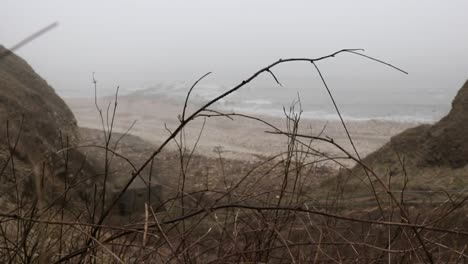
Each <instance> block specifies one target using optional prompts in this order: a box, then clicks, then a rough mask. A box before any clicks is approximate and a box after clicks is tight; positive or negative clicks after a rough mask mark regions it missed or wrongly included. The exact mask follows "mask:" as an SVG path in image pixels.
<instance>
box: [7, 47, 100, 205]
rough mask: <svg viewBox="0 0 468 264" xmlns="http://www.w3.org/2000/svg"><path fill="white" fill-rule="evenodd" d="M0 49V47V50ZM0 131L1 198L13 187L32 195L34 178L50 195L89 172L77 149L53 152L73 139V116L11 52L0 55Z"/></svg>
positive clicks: (13, 192) (75, 140) (75, 134)
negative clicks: (58, 152)
mask: <svg viewBox="0 0 468 264" xmlns="http://www.w3.org/2000/svg"><path fill="white" fill-rule="evenodd" d="M4 52H6V49H5V48H4V47H2V46H0V54H2V53H4ZM0 133H1V135H0V158H1V159H0V162H1V164H0V166H1V167H0V169H2V170H1V171H0V172H1V178H0V181H1V184H0V198H1V201H2V202H4V203H8V201H11V200H12V197H15V195H16V190H18V192H23V193H24V194H26V195H28V196H33V194H34V193H35V191H38V189H36V187H37V186H39V185H35V184H34V182H37V181H38V180H39V179H40V180H41V182H42V185H41V186H42V187H40V186H39V187H40V188H42V189H43V190H42V191H41V192H42V194H44V195H45V196H50V197H53V196H56V195H58V194H59V193H61V192H62V191H63V188H64V182H65V181H68V184H72V183H73V182H75V181H77V180H78V179H81V178H83V177H85V176H89V175H91V174H92V173H93V172H92V171H93V169H92V168H91V167H90V166H89V164H87V162H86V160H85V157H84V155H82V154H81V153H80V152H79V151H76V150H70V151H69V152H68V157H66V155H64V153H62V154H57V153H56V152H57V151H58V150H60V149H62V148H64V147H66V146H67V145H68V146H74V145H76V144H77V143H78V142H79V134H78V127H77V125H76V120H75V117H74V116H73V114H72V112H71V111H70V109H69V108H68V107H67V105H66V104H65V103H64V101H63V100H62V99H61V98H60V97H59V96H57V94H56V93H55V91H54V89H53V88H52V87H50V86H49V85H48V84H47V82H46V81H45V80H44V79H42V78H41V77H40V76H39V75H38V74H37V73H36V72H35V71H34V70H33V69H32V68H31V66H29V65H28V64H27V63H26V61H24V60H23V59H21V58H20V57H18V56H17V55H15V54H14V53H12V54H10V55H8V56H6V57H3V58H2V59H1V60H0ZM16 142H17V144H16ZM11 154H13V155H11ZM11 156H13V159H11ZM65 160H67V162H65ZM65 163H67V165H66V166H65ZM39 187H38V188H39ZM78 193H80V191H78ZM81 195H83V193H81Z"/></svg>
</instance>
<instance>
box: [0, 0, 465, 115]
mask: <svg viewBox="0 0 468 264" xmlns="http://www.w3.org/2000/svg"><path fill="white" fill-rule="evenodd" d="M466 10H468V2H466V1H449V2H448V1H446V2H442V1H424V2H422V1H418V2H416V1H413V2H407V1H370V0H366V1H352V2H350V1H340V2H333V3H323V2H319V1H294V2H286V1H230V2H227V1H222V2H221V1H196V2H195V1H193V2H182V1H170V2H168V1H141V2H138V3H134V2H127V1H100V2H95V1H88V0H86V1H80V2H75V3H65V2H63V1H51V0H48V1H40V2H39V1H38V2H16V1H8V2H6V3H4V4H3V6H2V9H1V10H0V22H1V23H0V36H1V44H3V45H4V46H6V47H11V46H12V45H14V44H15V43H17V42H18V41H20V40H21V39H22V38H24V37H25V36H28V35H29V34H31V33H33V32H35V31H36V30H38V29H40V28H41V27H42V26H45V25H47V24H49V23H51V22H54V21H58V22H59V24H60V25H59V27H58V28H57V29H55V30H53V31H51V32H49V33H48V34H46V35H44V36H42V37H41V38H39V39H37V40H35V41H34V42H32V43H30V44H29V45H27V46H25V47H24V48H22V49H20V50H18V51H17V53H18V54H19V55H21V56H22V57H24V58H25V59H26V60H27V61H28V62H29V63H30V64H31V65H32V66H33V68H34V69H36V70H37V71H38V73H39V74H40V75H41V76H43V77H44V78H45V79H46V80H47V81H48V82H49V83H50V84H51V85H52V86H53V87H54V88H55V89H56V91H57V92H58V93H59V94H60V95H62V96H65V97H71V96H72V97H83V96H90V97H91V96H93V94H94V90H93V86H92V83H91V80H92V78H91V76H92V72H96V78H97V79H98V81H99V94H100V95H109V94H112V93H113V91H114V90H115V87H117V86H120V87H121V91H122V94H129V93H132V92H135V91H137V90H140V91H141V90H145V89H150V90H151V88H155V87H156V88H157V89H156V90H158V89H159V90H161V89H162V90H163V92H156V93H159V95H160V96H163V95H164V96H167V97H172V98H174V99H176V98H177V97H178V96H179V94H184V93H185V92H186V91H187V90H188V88H189V87H190V85H191V83H192V82H193V81H195V80H196V79H197V78H198V77H200V76H201V75H203V74H204V73H206V72H208V71H213V74H212V75H211V76H210V77H208V78H207V79H206V80H205V81H204V82H203V83H202V84H201V86H200V87H199V88H198V90H197V91H196V94H199V98H198V99H199V100H208V99H209V98H212V96H214V95H216V94H218V93H219V92H222V91H225V90H226V89H228V88H230V87H232V86H233V85H235V84H237V83H239V82H241V81H242V80H244V79H246V78H247V77H248V76H250V75H251V74H252V73H253V72H255V71H256V70H258V69H260V68H262V67H263V66H265V65H267V64H269V63H271V62H273V61H276V60H277V59H279V58H290V57H310V58H315V57H320V56H323V55H327V54H330V53H332V52H334V51H337V50H340V49H343V48H364V49H365V50H366V51H365V54H367V55H370V56H374V57H377V58H379V59H382V60H384V61H387V62H389V63H391V64H393V65H395V66H398V67H400V68H402V69H404V70H406V71H408V72H409V75H405V74H402V73H400V72H398V71H395V70H393V69H391V68H389V67H386V66H384V65H381V64H378V63H376V62H373V61H369V60H366V59H365V58H362V57H359V56H355V55H352V54H342V55H340V56H337V57H336V58H333V59H330V60H327V61H324V62H321V63H319V64H318V66H319V67H320V69H321V70H322V72H323V74H324V76H325V78H326V80H327V81H328V84H329V86H330V88H331V89H332V92H333V94H334V95H335V97H336V100H337V102H338V104H339V106H340V108H341V110H342V112H343V114H344V115H345V117H348V118H351V119H369V118H371V119H374V118H375V119H391V120H403V121H433V120H436V119H438V118H440V117H441V116H443V115H444V114H445V113H446V112H447V111H448V109H449V108H450V102H451V100H452V98H453V97H454V96H455V93H456V91H457V90H458V89H459V88H460V87H461V85H462V84H463V83H464V82H465V80H466V79H467V78H468V49H467V48H466V47H467V46H468V45H467V44H468V26H467V25H468V17H467V16H466V14H465V13H466ZM273 71H274V73H275V74H276V76H277V77H278V78H279V80H280V81H281V83H282V84H283V87H279V86H278V85H277V84H276V83H275V81H274V80H273V79H272V78H271V76H269V75H264V76H260V78H259V79H258V80H257V81H255V82H253V83H252V84H250V85H249V86H248V87H246V88H245V89H244V90H242V91H240V93H238V94H235V95H233V96H231V97H229V98H227V99H226V101H225V102H222V107H223V108H224V109H226V110H230V109H232V110H236V111H237V110H246V111H256V112H258V113H264V114H270V115H280V114H281V112H282V107H283V106H286V107H287V106H288V105H289V104H290V103H291V102H292V101H293V100H294V99H296V98H297V96H298V94H299V96H300V98H301V102H302V107H303V110H304V115H305V116H306V117H315V118H336V114H335V113H334V111H333V108H332V106H331V104H330V100H329V98H328V97H327V94H326V92H325V90H324V89H323V85H322V84H321V82H320V79H319V78H318V75H317V73H316V72H315V71H314V68H313V67H312V65H310V64H305V63H297V64H288V65H281V66H279V67H278V68H275V69H273ZM164 85H165V86H166V87H165V88H164V87H162V86H164ZM168 87H172V89H168ZM153 90H154V89H153ZM153 93H154V91H153ZM195 99H196V98H195ZM176 100H177V99H176Z"/></svg>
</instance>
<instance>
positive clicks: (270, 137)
mask: <svg viewBox="0 0 468 264" xmlns="http://www.w3.org/2000/svg"><path fill="white" fill-rule="evenodd" d="M111 100H113V98H110V97H106V98H98V104H99V105H100V108H102V109H103V114H104V115H106V110H107V106H108V105H109V102H111ZM65 101H66V102H67V104H68V105H69V107H70V108H71V110H72V111H73V113H74V115H75V118H76V119H77V121H78V125H79V126H80V127H87V128H94V129H102V122H101V119H100V116H99V113H98V111H97V109H96V106H95V102H94V98H65ZM113 106H114V104H113V103H112V104H111V108H110V111H109V114H112V109H113ZM182 108H183V104H181V103H178V102H175V101H172V102H171V101H169V100H161V99H158V98H157V97H132V96H122V97H119V98H118V105H117V111H116V116H115V120H114V128H113V130H114V131H115V132H120V133H123V132H125V131H127V130H128V129H129V128H130V127H131V125H132V123H133V122H135V121H136V123H135V124H134V126H133V127H132V129H131V130H130V132H129V133H130V134H132V135H135V136H139V137H141V138H142V139H144V140H147V141H149V142H151V143H154V144H155V145H158V144H161V142H163V141H164V140H165V139H166V138H167V136H168V135H169V132H168V130H167V129H169V130H173V129H175V128H176V127H177V125H178V124H179V120H178V116H179V115H180V114H181V111H182ZM194 109H196V106H194V105H190V104H189V106H188V107H187V114H189V113H191V112H192V111H193V110H194ZM242 114H248V113H242ZM252 116H254V117H256V118H260V119H262V120H264V121H266V122H268V123H270V124H272V125H274V126H275V127H278V128H280V129H282V130H283V131H284V130H286V118H285V117H283V118H280V117H272V116H262V115H258V114H253V115H252ZM109 118H110V117H109ZM233 119H234V120H231V119H228V118H227V117H208V118H206V122H205V121H204V118H199V119H196V120H193V121H192V122H191V123H189V125H188V126H187V127H186V128H185V130H184V132H185V135H186V136H185V139H184V140H186V146H187V148H189V149H191V148H192V147H193V146H194V145H195V144H196V145H197V148H196V152H195V153H197V154H200V155H204V156H208V157H216V156H218V154H219V150H222V155H223V157H225V158H231V159H237V160H250V159H252V158H253V157H256V156H269V155H274V154H278V153H281V152H284V151H286V150H287V137H285V136H281V135H274V134H269V133H265V132H266V131H273V130H272V128H270V127H268V126H267V125H265V124H263V123H261V122H259V121H255V120H249V119H246V118H242V117H233ZM104 122H106V117H105V116H104ZM109 122H110V121H109ZM345 123H346V125H347V127H348V130H349V132H350V135H351V137H352V139H353V141H354V143H355V146H356V148H357V150H358V152H359V154H360V156H361V157H364V156H366V155H368V154H369V153H371V152H373V151H375V150H377V149H378V148H380V147H381V146H383V145H384V144H385V143H386V142H388V141H389V140H390V138H391V137H392V136H394V135H396V134H398V133H400V132H402V131H403V130H405V129H407V128H410V127H414V126H416V125H418V124H420V123H417V122H397V121H387V120H362V121H361V120H360V121H355V120H354V121H348V120H345ZM166 127H167V129H166ZM202 129H203V131H202V134H201V136H200V140H199V141H198V142H197V139H198V137H199V135H200V131H201V130H202ZM299 133H301V134H308V135H318V134H320V133H321V135H322V136H326V137H329V138H332V139H333V140H334V142H336V143H338V144H340V145H341V146H342V147H344V148H345V149H346V150H348V151H350V152H351V153H354V151H353V150H352V146H351V144H350V143H349V140H348V138H347V135H346V133H345V130H344V129H343V127H342V124H341V122H339V121H337V120H323V119H301V122H300V129H299ZM312 146H313V147H314V148H316V149H318V150H320V151H321V152H325V153H327V154H330V155H332V156H333V155H335V156H336V155H338V156H339V155H340V154H342V153H340V151H339V150H338V149H337V148H336V147H334V146H332V145H330V144H323V143H318V142H317V143H313V144H312ZM169 148H172V149H175V148H176V144H174V143H171V144H170V145H169ZM345 164H346V163H345ZM348 164H349V165H352V163H348Z"/></svg>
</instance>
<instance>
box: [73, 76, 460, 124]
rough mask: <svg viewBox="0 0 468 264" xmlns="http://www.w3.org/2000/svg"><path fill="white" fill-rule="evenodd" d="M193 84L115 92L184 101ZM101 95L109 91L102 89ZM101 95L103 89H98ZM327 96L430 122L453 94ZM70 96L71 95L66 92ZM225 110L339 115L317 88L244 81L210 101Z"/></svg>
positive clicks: (206, 89) (347, 111) (355, 115)
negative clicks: (238, 87) (225, 93)
mask: <svg viewBox="0 0 468 264" xmlns="http://www.w3.org/2000/svg"><path fill="white" fill-rule="evenodd" d="M191 85H192V83H188V82H184V81H170V82H168V81H165V82H159V83H156V84H151V85H146V86H145V87H139V88H132V89H121V90H120V91H119V94H120V96H140V97H145V98H150V97H154V98H159V99H164V100H166V99H167V100H170V101H172V102H177V103H183V102H184V101H185V98H186V95H187V92H188V91H189V89H190V87H191ZM230 88H231V87H229V86H225V85H219V84H215V83H211V84H210V83H200V84H198V85H197V86H196V87H195V88H194V89H193V91H192V93H191V95H190V98H189V102H190V103H192V104H196V105H202V104H203V103H206V102H209V101H210V100H212V99H214V98H216V97H217V96H219V95H221V94H223V93H224V92H226V91H228V90H229V89H230ZM106 92H107V93H104V95H106V94H107V95H110V94H112V91H106ZM100 94H101V95H102V94H103V93H102V92H101V93H100ZM331 94H332V97H333V99H334V101H335V103H336V106H337V108H338V110H339V111H340V113H341V115H342V117H343V118H344V119H345V120H350V121H365V120H382V121H397V122H412V123H433V122H435V121H437V120H439V119H440V118H441V117H443V116H444V115H446V114H447V113H448V112H449V111H450V108H451V101H452V98H453V95H452V94H447V93H445V92H442V91H425V92H421V91H411V90H392V89H388V90H383V91H382V90H379V91H378V92H370V91H369V90H365V89H363V90H359V89H357V90H356V89H353V90H345V89H342V90H333V91H331ZM65 96H69V97H70V96H73V94H65ZM213 107H215V108H216V109H218V110H222V111H224V112H229V113H230V112H236V113H253V114H258V115H266V116H275V117H284V115H285V112H289V111H290V109H292V108H294V111H296V113H297V112H299V111H301V113H302V118H309V119H324V120H337V119H339V116H338V114H337V110H336V108H335V106H334V104H333V101H332V99H331V97H330V94H329V93H328V92H327V90H326V89H324V87H318V89H310V88H301V87H299V88H297V87H296V88H290V87H282V86H279V85H271V84H269V85H262V84H255V85H246V86H245V87H242V88H241V89H239V90H238V91H236V92H234V93H232V94H230V95H228V96H227V97H225V98H223V99H221V100H219V101H218V102H217V103H216V104H214V105H213Z"/></svg>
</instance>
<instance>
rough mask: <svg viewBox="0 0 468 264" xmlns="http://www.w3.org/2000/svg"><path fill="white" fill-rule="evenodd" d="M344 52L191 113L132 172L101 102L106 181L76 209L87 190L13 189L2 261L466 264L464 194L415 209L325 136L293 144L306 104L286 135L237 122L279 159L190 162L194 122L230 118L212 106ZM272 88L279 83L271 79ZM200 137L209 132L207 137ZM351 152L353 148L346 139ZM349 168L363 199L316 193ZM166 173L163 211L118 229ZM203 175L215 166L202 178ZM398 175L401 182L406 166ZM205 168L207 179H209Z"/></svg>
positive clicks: (334, 191)
mask: <svg viewBox="0 0 468 264" xmlns="http://www.w3.org/2000/svg"><path fill="white" fill-rule="evenodd" d="M341 52H348V50H344V51H340V52H337V53H335V54H332V55H330V56H325V57H323V58H319V59H292V60H280V61H278V62H275V63H273V64H271V65H269V66H267V67H265V68H263V69H261V70H260V71H258V72H257V73H255V74H253V75H252V76H251V77H250V78H248V79H246V81H243V82H242V83H241V84H239V85H238V86H236V87H234V88H233V89H231V90H230V91H228V92H227V93H225V94H223V95H220V96H219V97H217V98H215V99H213V101H211V102H210V103H208V104H206V105H204V106H202V107H200V108H199V109H198V110H196V111H194V112H193V113H191V114H188V113H186V108H185V107H184V109H183V110H182V112H181V115H180V126H179V127H178V128H176V129H175V130H174V131H170V135H169V136H168V138H167V141H165V142H164V143H163V144H162V145H160V146H158V147H157V148H156V150H152V151H150V152H149V153H148V154H147V155H145V157H143V156H140V157H139V158H137V160H136V161H135V160H133V161H132V160H131V159H128V158H127V155H126V154H127V153H123V152H121V151H122V148H120V149H119V144H120V143H121V140H120V138H121V136H122V137H125V134H123V135H121V136H118V135H117V134H115V133H113V131H112V123H113V120H114V117H115V109H116V108H117V105H118V104H117V96H116V98H115V104H114V106H113V108H112V107H110V106H109V107H110V108H109V109H110V111H109V110H107V111H102V109H101V108H100V107H99V105H98V103H97V101H96V107H97V109H98V112H99V113H100V117H101V119H102V133H103V136H102V139H103V142H102V144H101V145H100V146H88V147H89V148H94V149H95V150H96V151H98V150H99V151H104V153H103V155H102V156H101V160H102V162H103V164H102V165H101V166H100V168H101V169H100V171H98V173H97V175H94V176H95V177H93V181H94V192H92V193H93V195H92V196H90V197H84V198H86V199H83V202H80V203H76V202H75V203H73V204H71V203H70V202H69V201H68V200H67V193H68V192H69V191H70V190H71V189H80V188H83V187H82V186H81V185H80V184H79V183H77V184H75V185H73V186H64V189H63V192H62V193H61V194H60V197H62V198H63V197H64V198H63V199H61V200H60V202H59V201H58V200H53V199H52V200H51V199H46V198H44V197H43V196H41V195H40V194H41V191H42V190H44V189H43V188H45V187H44V186H43V185H40V184H39V183H38V182H37V181H36V182H35V183H34V184H35V186H36V187H37V190H38V191H37V193H36V195H31V198H27V197H23V192H21V190H20V189H21V188H22V186H21V185H19V184H17V185H16V191H14V192H16V193H15V194H16V195H15V197H17V198H16V199H14V200H13V201H12V202H11V203H10V208H8V210H7V209H5V210H4V212H3V213H1V214H0V252H1V254H0V261H1V262H3V263H384V262H386V263H461V262H464V261H465V260H466V258H467V257H468V255H467V254H466V253H465V250H466V247H467V243H468V230H467V229H466V228H465V227H466V226H467V223H466V220H465V219H466V218H465V217H464V215H465V214H466V207H465V199H466V198H465V196H464V195H463V194H461V193H460V194H459V195H458V196H456V197H455V196H447V198H446V199H439V198H438V199H435V200H432V201H431V202H428V201H424V200H420V196H418V197H416V202H415V201H414V197H412V196H411V191H408V190H407V184H406V183H407V182H408V180H407V179H408V178H404V179H403V180H402V184H399V185H393V180H392V179H391V177H385V175H381V174H380V173H378V172H375V171H373V170H371V169H370V168H367V167H366V165H365V164H363V163H361V159H360V157H359V155H358V153H357V152H356V153H350V152H347V151H346V150H344V149H342V155H340V156H333V157H330V156H328V155H327V154H325V153H321V152H320V151H319V150H317V149H314V148H313V143H314V141H322V142H324V143H326V144H331V145H333V146H335V147H337V148H340V145H338V144H336V143H335V142H334V141H333V139H330V138H327V137H326V136H324V135H320V134H319V135H302V134H298V128H299V126H300V121H301V109H300V105H299V104H295V105H293V106H291V108H290V109H289V110H287V111H285V122H286V124H287V126H286V127H287V129H286V130H284V131H283V130H280V129H278V128H276V127H274V126H272V125H271V124H268V123H266V122H265V121H264V120H261V119H258V118H255V117H249V116H242V118H249V119H252V120H256V121H257V122H262V123H264V124H265V125H267V126H269V127H270V129H271V132H272V133H275V134H277V136H278V137H284V138H286V139H287V143H286V144H285V146H284V150H283V151H282V152H281V153H277V155H273V156H268V157H260V158H259V159H258V160H255V161H252V162H249V163H245V162H244V163H239V161H232V160H229V159H225V158H224V157H223V151H222V148H219V149H217V155H218V157H217V158H216V159H209V160H207V159H206V158H203V157H202V156H197V155H195V154H194V153H195V152H194V151H195V149H196V146H197V145H196V144H193V143H194V142H195V143H196V142H197V141H198V138H199V137H196V138H194V139H191V140H192V141H190V139H187V138H186V135H185V133H184V127H185V125H186V124H188V123H189V122H190V121H192V120H193V119H199V118H207V117H216V118H231V117H232V116H230V115H226V114H223V113H219V112H215V111H210V110H209V107H210V105H211V104H212V103H214V102H216V101H217V100H219V99H221V98H223V97H225V96H227V95H228V94H230V93H232V92H235V91H236V90H237V89H239V88H241V87H242V86H244V85H245V84H247V83H248V82H250V81H251V80H253V79H255V78H256V77H257V76H258V75H259V74H261V73H269V74H271V75H273V73H272V71H271V68H273V67H274V66H275V65H277V64H280V63H283V62H290V61H295V60H302V61H308V62H312V63H315V62H316V61H319V60H322V59H325V58H329V57H333V56H335V55H338V54H339V53H341ZM349 52H352V53H354V52H355V51H349ZM314 65H315V64H314ZM316 69H317V70H318V68H316ZM319 73H320V72H319ZM273 77H274V79H275V80H276V81H278V79H277V78H276V76H275V75H273ZM199 81H200V80H199ZM197 82H198V81H197ZM197 82H196V83H197ZM196 83H195V84H194V86H193V87H192V89H193V88H194V87H195V85H196ZM324 84H325V82H324ZM326 88H327V87H326ZM189 94H190V92H189ZM330 96H331V94H330ZM331 97H332V96H331ZM187 102H189V95H188V96H187ZM112 110H113V111H112ZM337 110H338V108H337ZM106 112H107V114H106ZM343 126H345V123H344V122H343ZM202 135H203V130H201V131H200V136H202ZM349 140H350V141H351V143H352V138H351V137H350V138H349ZM169 142H172V143H175V144H176V145H177V151H176V152H175V153H174V152H172V154H171V155H175V157H176V159H172V160H171V161H168V160H167V159H166V160H165V159H164V158H162V157H164V155H165V154H164V149H165V146H166V145H167V144H168V143H169ZM189 143H190V144H189ZM82 147H84V146H72V147H71V148H73V149H79V148H82ZM69 150H70V148H64V149H63V150H61V151H60V153H61V154H64V153H65V154H66V153H67V151H69ZM12 153H14V152H12ZM166 155H167V154H166ZM63 157H67V155H63ZM166 157H167V156H166ZM15 159H16V157H15V156H14V155H12V156H11V157H9V159H8V161H9V163H8V164H7V170H10V171H14V169H15V168H14V162H13V161H14V160H15ZM116 160H119V162H121V163H124V164H126V166H128V168H130V172H129V173H128V175H126V178H125V180H124V181H123V182H122V183H121V184H120V189H118V192H117V195H116V196H115V197H112V196H110V195H109V194H108V193H107V195H106V192H109V190H110V189H111V187H112V186H111V184H110V181H111V180H110V178H111V177H112V175H114V174H113V173H114V172H113V169H114V167H113V164H114V163H113V162H116ZM342 160H352V161H354V162H356V163H358V166H361V167H362V170H363V171H364V173H365V174H366V176H365V177H364V178H362V179H361V181H360V184H362V186H367V187H368V188H367V190H368V192H367V193H366V194H365V195H361V196H360V195H359V194H356V193H355V195H354V197H351V196H349V192H347V191H346V192H345V189H344V188H343V186H342V185H332V184H330V185H329V186H328V187H329V189H326V190H324V189H321V190H320V188H324V187H320V185H319V184H318V183H319V182H321V181H323V179H324V178H325V177H326V176H327V175H328V174H329V171H328V170H327V169H326V168H324V167H323V166H322V165H321V164H322V163H323V162H324V161H327V162H330V161H332V162H335V163H337V164H341V162H342ZM164 162H170V164H171V167H175V168H174V170H173V171H174V174H173V175H171V177H168V180H167V181H165V182H160V183H159V184H161V185H162V186H163V188H165V192H164V195H163V197H162V199H161V201H160V202H158V203H157V204H155V203H152V202H150V201H148V202H147V203H145V202H143V203H145V204H144V206H141V207H142V208H144V209H143V210H142V211H139V212H135V214H134V215H133V217H132V218H131V221H129V220H128V219H125V218H124V219H122V218H119V217H120V216H118V215H117V214H116V212H115V210H114V209H113V208H114V207H115V206H116V205H117V204H118V201H119V199H118V197H119V196H120V197H121V196H123V195H124V194H125V193H126V192H128V190H129V188H130V186H131V185H132V183H133V182H134V181H135V180H136V179H138V178H141V181H142V182H144V183H148V181H149V180H150V179H152V177H151V175H152V173H154V172H153V171H157V170H158V166H159V163H161V164H163V163H164ZM236 162H237V163H236ZM207 163H208V165H210V166H205V167H204V165H207ZM65 164H66V163H65ZM166 165H167V164H166ZM400 165H401V167H400V168H401V169H402V170H404V169H405V166H404V163H400ZM65 167H66V166H65ZM208 167H209V168H211V169H208V170H205V169H206V168H208ZM343 169H345V170H347V169H348V168H343ZM410 176H411V175H408V177H410ZM350 177H352V175H351V176H350ZM145 179H147V180H145ZM148 184H149V183H148ZM332 187H333V188H332ZM418 199H419V200H418Z"/></svg>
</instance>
